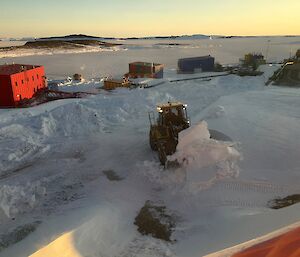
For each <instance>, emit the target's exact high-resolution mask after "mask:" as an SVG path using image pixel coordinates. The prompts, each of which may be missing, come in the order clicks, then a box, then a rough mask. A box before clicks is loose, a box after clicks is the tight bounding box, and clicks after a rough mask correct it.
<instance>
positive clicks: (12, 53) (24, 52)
mask: <svg viewBox="0 0 300 257" xmlns="http://www.w3.org/2000/svg"><path fill="white" fill-rule="evenodd" d="M20 45H22V44H20ZM120 50H126V49H123V48H121V47H110V48H102V47H95V46H85V47H81V48H75V49H64V48H43V49H41V48H32V49H14V50H10V49H9V50H6V49H1V51H0V58H14V57H24V56H39V55H42V56H48V55H56V54H83V53H97V52H105V51H120Z"/></svg>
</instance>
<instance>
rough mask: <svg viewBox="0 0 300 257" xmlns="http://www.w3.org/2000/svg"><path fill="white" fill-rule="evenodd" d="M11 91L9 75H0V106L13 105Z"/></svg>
mask: <svg viewBox="0 0 300 257" xmlns="http://www.w3.org/2000/svg"><path fill="white" fill-rule="evenodd" d="M14 105H15V102H14V99H13V92H12V87H11V82H10V76H9V75H0V106H4V107H5V106H7V107H10V106H14Z"/></svg>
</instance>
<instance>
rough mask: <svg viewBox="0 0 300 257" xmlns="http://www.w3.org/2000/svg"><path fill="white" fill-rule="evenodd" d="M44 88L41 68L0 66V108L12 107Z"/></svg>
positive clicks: (43, 71)
mask: <svg viewBox="0 0 300 257" xmlns="http://www.w3.org/2000/svg"><path fill="white" fill-rule="evenodd" d="M45 87H46V77H45V70H44V67H43V66H36V65H23V64H11V65H0V106H2V107H14V106H17V105H18V104H19V103H20V101H21V100H23V99H30V98H32V96H33V95H34V94H35V93H36V92H37V91H38V90H40V89H43V88H45Z"/></svg>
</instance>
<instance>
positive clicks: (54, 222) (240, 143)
mask: <svg viewBox="0 0 300 257" xmlns="http://www.w3.org/2000/svg"><path fill="white" fill-rule="evenodd" d="M250 41H251V40H250ZM168 49H169V48H168ZM129 51H130V50H128V51H126V52H129ZM138 51H141V50H136V52H135V53H138ZM147 51H148V50H147ZM149 51H150V52H151V51H152V50H151V49H150V50H149ZM100 54H103V55H104V56H106V54H108V53H95V56H96V57H97V58H98V57H99V55H100ZM114 54H115V55H114V57H115V59H114V58H112V56H111V55H110V58H112V61H111V62H110V63H108V64H107V65H108V66H109V67H110V66H113V67H114V72H115V73H121V70H122V69H121V68H120V66H121V65H123V64H122V63H123V62H127V61H128V56H127V57H125V56H124V55H123V54H124V52H123V53H121V52H116V53H114ZM132 54H133V53H132ZM139 54H141V52H140V53H139ZM144 54H145V55H148V54H149V53H148V52H146V53H145V52H144ZM152 54H153V52H152ZM65 56H66V58H67V61H70V59H68V58H75V57H74V56H73V55H71V56H69V55H65ZM72 56H73V57H72ZM120 56H123V57H124V58H121V57H120ZM53 57H54V59H50V62H51V65H49V67H48V69H50V70H53V71H55V69H59V66H58V67H57V66H56V62H55V60H56V58H59V56H53ZM89 57H90V55H89V54H86V55H85V54H83V55H82V58H87V59H86V61H87V60H88V58H89ZM106 57H108V55H107V56H106ZM106 57H105V58H106ZM26 58H27V57H24V59H21V60H23V61H24V62H27V60H30V59H26ZM32 58H33V57H32ZM35 58H38V59H36V60H45V59H43V58H44V57H43V58H42V57H41V56H37V57H35ZM40 58H41V59H40ZM60 58H61V57H60ZM64 58H65V57H64ZM92 58H95V57H92ZM172 58H173V57H172ZM116 60H119V61H120V60H121V61H120V63H121V64H117V65H114V63H115V62H117V61H116ZM84 62H85V61H84ZM93 62H94V61H91V63H93ZM78 65H79V64H78ZM80 66H82V63H80ZM85 67H87V66H85ZM262 69H263V70H264V71H265V72H266V73H265V75H263V76H260V77H238V76H235V75H228V76H224V77H217V78H213V79H211V80H210V81H206V80H191V81H183V82H176V83H171V82H170V80H172V79H174V78H175V77H176V74H175V71H174V69H172V67H167V72H166V77H165V78H164V83H163V84H160V85H159V86H156V87H152V88H148V89H140V88H139V89H132V90H129V89H118V90H115V91H112V92H105V91H102V90H101V91H98V90H97V92H99V93H98V94H97V95H91V96H89V97H87V98H85V99H68V100H60V101H55V102H50V103H47V104H44V105H40V106H36V107H34V108H28V109H8V110H5V109H2V110H0V138H1V140H0V149H1V151H0V218H1V222H0V231H1V233H0V237H1V238H2V237H5V235H6V234H9V232H11V231H13V230H14V228H16V227H18V226H22V225H25V224H30V223H33V222H35V221H41V224H40V225H39V226H38V228H37V230H36V231H35V232H33V233H31V234H30V235H29V236H27V237H26V238H25V239H23V240H22V241H20V242H19V243H16V244H14V245H11V246H10V247H8V248H7V249H5V250H3V251H1V252H0V256H5V257H7V256H14V257H18V256H20V257H21V256H30V255H32V256H57V255H60V256H95V257H96V256H123V257H125V256H143V257H146V256H184V257H189V256H203V255H205V254H209V253H212V252H215V251H217V250H221V249H224V248H228V247H231V246H233V245H236V244H239V243H242V242H245V241H248V240H251V239H253V238H256V237H258V236H262V235H264V234H266V233H269V232H271V231H274V230H276V229H279V228H281V227H284V226H286V225H288V224H291V223H294V222H297V221H299V217H298V213H299V205H295V206H291V207H289V208H286V209H282V210H278V211H275V210H270V209H268V208H267V202H268V201H269V200H271V199H273V198H275V197H278V196H286V195H288V194H293V193H297V192H299V189H300V188H299V186H298V183H297V182H298V181H299V172H298V170H297V169H298V167H299V164H300V163H299V158H298V156H299V149H300V148H299V142H300V140H299V139H300V116H299V114H298V113H299V107H300V106H299V101H298V99H299V96H300V93H299V91H298V89H296V88H278V87H265V85H264V83H265V81H266V80H267V79H268V75H269V74H271V73H272V71H274V70H275V69H276V66H268V65H266V66H264V67H262ZM73 73H74V72H73ZM99 73H100V72H99ZM62 74H63V75H64V77H67V76H68V75H70V74H72V73H69V70H67V71H66V70H63V71H62V73H61V74H59V76H57V77H55V76H54V79H61V75H62ZM90 74H91V73H90ZM98 75H99V76H98ZM103 75H104V74H103ZM101 76H102V74H98V73H97V76H94V77H93V79H90V78H89V77H87V80H86V81H85V82H82V83H73V82H72V83H69V84H68V85H66V84H63V85H61V86H62V88H63V89H64V90H70V91H72V90H79V89H80V91H82V90H81V89H83V90H84V89H86V90H87V91H89V90H95V89H97V88H98V87H99V86H100V85H101V82H100V79H96V78H97V77H98V78H99V77H101ZM185 76H188V75H185ZM151 83H152V81H151ZM169 100H171V101H172V100H180V101H182V102H184V103H187V104H188V113H189V116H190V118H191V123H192V127H191V128H190V129H188V130H186V131H183V132H182V133H181V134H180V143H179V145H178V151H177V152H176V153H175V155H174V156H173V157H171V158H176V159H177V160H179V161H180V163H182V167H180V168H178V169H175V170H170V171H168V170H164V169H163V167H162V166H161V165H160V164H159V161H158V157H157V153H156V152H152V151H151V149H150V147H149V142H148V136H149V135H148V133H149V121H148V112H149V111H153V110H155V107H156V104H157V103H162V102H167V101H169ZM208 129H213V130H217V131H219V132H222V133H224V134H225V135H226V136H228V138H231V139H232V141H231V142H224V141H217V140H214V139H211V138H210V137H209V130H208ZM187 160H188V162H187ZM107 170H113V171H114V172H115V173H116V174H117V175H118V176H119V177H121V178H122V180H120V181H110V180H108V179H107V177H106V176H105V174H104V173H103V171H107ZM147 200H151V201H161V202H163V203H164V204H165V205H166V206H167V208H168V209H170V210H172V211H173V212H175V213H176V214H177V215H178V216H179V217H180V218H181V219H180V221H179V222H178V224H177V227H176V229H175V232H174V235H173V237H174V238H175V239H176V242H175V243H173V244H169V243H164V242H162V241H159V240H156V239H153V238H151V237H147V236H141V235H139V234H138V232H137V230H136V227H135V226H134V225H133V222H134V218H135V216H136V214H137V213H138V211H139V209H140V208H141V207H142V206H143V205H144V203H145V201H147ZM55 251H58V253H56V252H55Z"/></svg>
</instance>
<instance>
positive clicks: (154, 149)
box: [149, 131, 157, 151]
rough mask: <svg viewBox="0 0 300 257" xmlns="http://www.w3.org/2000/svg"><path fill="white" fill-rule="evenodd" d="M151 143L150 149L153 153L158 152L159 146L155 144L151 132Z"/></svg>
mask: <svg viewBox="0 0 300 257" xmlns="http://www.w3.org/2000/svg"><path fill="white" fill-rule="evenodd" d="M149 141H150V147H151V149H152V150H153V151H157V145H156V143H155V140H154V138H153V136H152V135H151V131H150V133H149Z"/></svg>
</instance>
